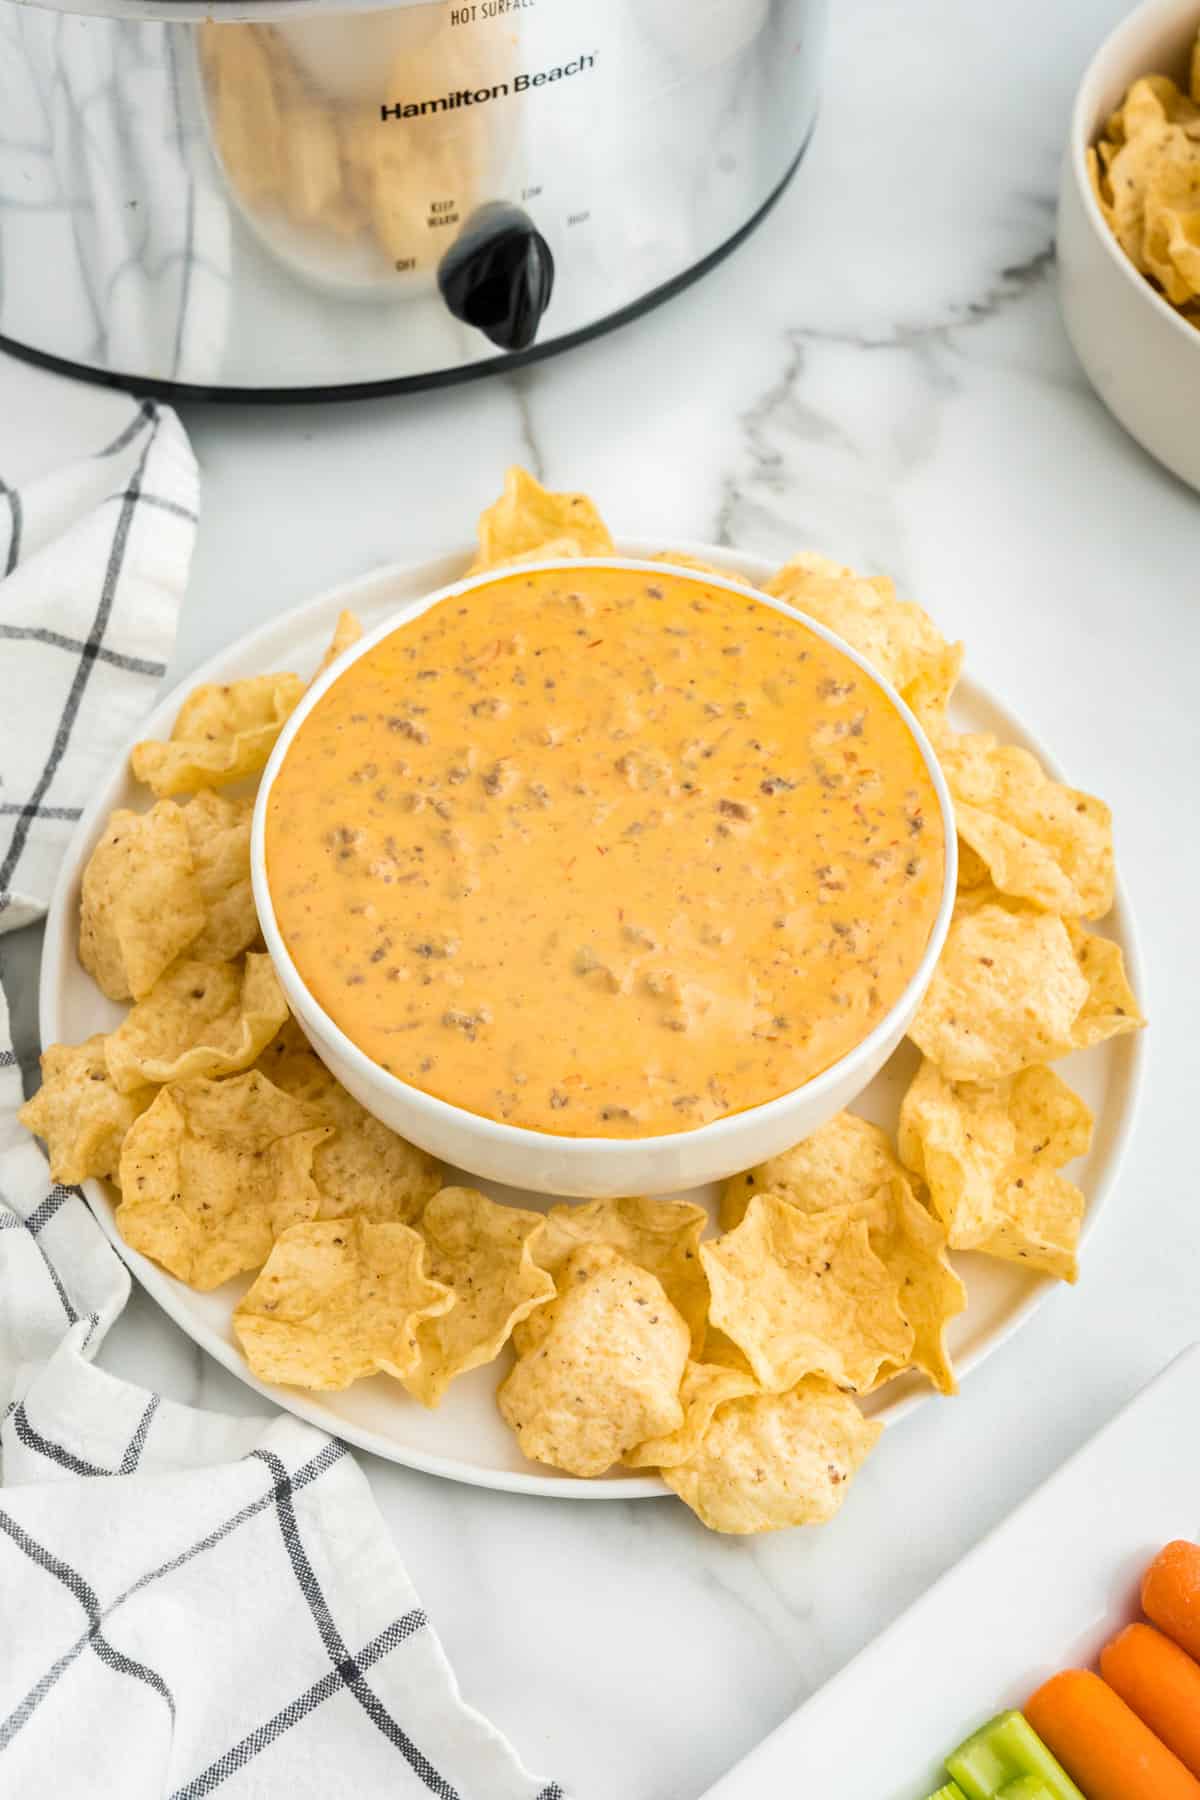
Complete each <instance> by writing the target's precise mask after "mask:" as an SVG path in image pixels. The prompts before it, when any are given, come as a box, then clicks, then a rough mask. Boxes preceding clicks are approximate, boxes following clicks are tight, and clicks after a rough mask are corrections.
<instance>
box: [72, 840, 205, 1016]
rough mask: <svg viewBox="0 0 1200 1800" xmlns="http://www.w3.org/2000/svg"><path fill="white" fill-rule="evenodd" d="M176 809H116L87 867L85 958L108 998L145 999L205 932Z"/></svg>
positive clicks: (200, 899) (81, 935)
mask: <svg viewBox="0 0 1200 1800" xmlns="http://www.w3.org/2000/svg"><path fill="white" fill-rule="evenodd" d="M204 920H205V910H204V899H203V896H202V894H201V890H200V883H199V881H198V879H197V876H196V871H195V868H194V866H193V861H192V849H191V844H190V842H189V840H188V832H187V826H186V825H185V823H184V820H183V815H182V813H181V812H180V810H179V808H178V807H177V806H170V805H166V804H162V805H158V806H153V807H151V809H150V811H149V812H147V813H136V812H124V811H121V812H115V813H113V815H112V817H111V818H110V819H109V821H108V823H107V825H106V826H105V827H104V833H103V836H102V837H101V839H100V841H99V843H98V844H97V845H96V848H95V849H94V850H93V851H92V854H91V856H90V857H89V858H88V862H87V867H86V868H85V869H84V871H83V893H82V902H81V907H80V916H79V960H80V962H81V963H82V964H83V966H84V968H85V969H86V970H87V972H88V974H89V975H90V976H91V977H92V979H93V980H94V981H95V983H96V985H97V987H99V988H100V990H101V992H102V993H105V994H107V995H108V997H109V999H110V1000H128V999H130V998H132V999H134V1000H140V999H141V997H142V995H143V994H148V993H149V992H150V989H151V988H152V987H153V986H154V983H155V982H156V981H157V980H158V978H159V976H160V975H161V974H162V972H163V970H164V969H166V968H167V967H169V965H170V964H171V963H173V962H174V960H175V958H176V957H177V956H178V955H179V954H180V952H181V951H183V950H185V949H186V948H187V946H188V945H189V944H190V943H191V942H192V940H193V938H195V937H196V936H197V934H198V933H199V932H201V931H202V930H203V929H204Z"/></svg>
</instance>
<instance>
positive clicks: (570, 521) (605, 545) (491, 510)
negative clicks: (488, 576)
mask: <svg viewBox="0 0 1200 1800" xmlns="http://www.w3.org/2000/svg"><path fill="white" fill-rule="evenodd" d="M612 550H613V541H612V537H611V535H610V533H609V530H608V527H607V525H606V524H605V523H604V520H603V519H602V518H601V517H600V514H599V513H598V512H597V511H596V508H595V507H594V506H593V504H592V502H591V501H590V500H589V499H588V497H587V495H586V494H554V493H551V492H550V491H549V489H548V488H544V487H543V486H542V484H541V482H540V481H535V480H534V478H533V476H532V475H531V474H530V473H529V471H528V469H521V468H516V467H513V468H511V469H509V471H508V473H507V475H506V476H505V477H504V492H503V493H502V494H501V496H500V498H499V499H498V500H497V501H495V502H494V503H493V504H492V505H491V506H489V507H488V509H487V511H486V512H485V513H483V514H482V515H481V517H480V520H479V553H478V555H477V556H476V558H475V561H474V562H473V563H472V564H471V567H470V569H469V571H468V573H469V574H471V575H478V574H479V573H480V571H481V570H483V569H497V568H500V567H502V566H503V565H504V564H506V563H516V562H528V561H530V560H532V559H534V558H539V557H558V556H611V555H612Z"/></svg>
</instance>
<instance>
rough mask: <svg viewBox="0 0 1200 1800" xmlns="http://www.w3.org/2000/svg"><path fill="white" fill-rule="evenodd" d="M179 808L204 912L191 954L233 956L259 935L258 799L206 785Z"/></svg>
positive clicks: (209, 958) (214, 958) (195, 957)
mask: <svg viewBox="0 0 1200 1800" xmlns="http://www.w3.org/2000/svg"><path fill="white" fill-rule="evenodd" d="M164 804H165V802H164ZM156 810H157V809H156ZM180 810H181V811H182V813H183V822H184V824H185V825H186V826H187V833H188V841H189V843H190V844H191V848H192V866H193V868H194V869H195V871H196V880H197V881H198V882H199V884H200V897H201V899H202V901H203V903H204V912H205V920H204V929H203V930H202V931H201V933H200V935H199V936H198V937H195V938H193V939H192V941H191V943H190V944H189V945H188V946H187V953H188V959H189V961H191V962H218V963H219V962H232V961H233V959H234V957H235V956H240V955H241V953H242V951H243V950H248V949H249V948H250V947H251V945H252V944H255V943H257V942H258V938H259V929H258V913H257V912H256V911H255V906H254V892H253V889H252V888H251V885H250V825H251V821H252V819H253V817H254V802H253V800H230V799H228V798H227V797H226V796H225V795H224V794H215V793H214V792H213V791H212V789H211V788H202V789H201V790H200V792H199V793H198V794H196V795H194V796H193V798H192V799H191V800H189V802H188V804H187V805H186V806H185V807H183V808H181V809H180Z"/></svg>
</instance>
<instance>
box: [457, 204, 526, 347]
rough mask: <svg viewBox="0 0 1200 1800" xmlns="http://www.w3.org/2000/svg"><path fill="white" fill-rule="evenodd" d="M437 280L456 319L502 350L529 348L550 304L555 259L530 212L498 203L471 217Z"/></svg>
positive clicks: (480, 210)
mask: <svg viewBox="0 0 1200 1800" xmlns="http://www.w3.org/2000/svg"><path fill="white" fill-rule="evenodd" d="M437 277H438V287H439V288H440V290H441V295H442V299H443V300H444V301H445V302H446V305H447V306H448V307H449V309H450V311H451V312H452V313H453V314H454V317H455V318H456V319H461V320H462V321H463V322H464V324H467V325H474V326H475V327H476V329H477V330H479V331H482V332H483V334H484V336H485V337H486V338H490V340H491V341H492V343H493V344H498V345H499V347H500V348H501V350H527V349H528V348H529V346H530V344H532V342H533V340H534V338H535V337H536V336H537V328H538V326H539V324H540V323H541V319H542V314H543V313H544V312H545V310H546V308H547V307H548V306H549V304H550V295H551V293H552V292H553V290H554V258H553V256H552V255H551V253H550V246H549V244H548V243H547V242H546V240H545V238H544V237H543V236H542V234H541V232H540V231H539V230H538V229H537V226H536V225H535V224H534V222H533V220H532V219H531V218H530V217H529V215H528V214H527V213H523V212H522V211H521V209H520V207H518V206H509V205H507V204H506V203H505V202H503V201H500V200H494V201H492V202H490V203H489V204H488V205H487V206H481V207H480V208H479V210H478V211H477V212H474V213H472V214H471V217H470V218H469V219H468V220H467V222H466V224H465V225H464V226H463V228H462V231H461V232H460V233H459V235H458V237H457V238H456V239H455V241H454V243H453V244H452V245H451V246H450V248H449V250H447V252H446V254H445V256H443V258H442V260H441V262H440V263H439V264H438V272H437Z"/></svg>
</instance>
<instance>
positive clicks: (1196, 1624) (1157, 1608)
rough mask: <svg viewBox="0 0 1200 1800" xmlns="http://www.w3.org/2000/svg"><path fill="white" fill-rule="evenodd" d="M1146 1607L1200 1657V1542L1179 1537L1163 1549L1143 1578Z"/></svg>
mask: <svg viewBox="0 0 1200 1800" xmlns="http://www.w3.org/2000/svg"><path fill="white" fill-rule="evenodd" d="M1142 1611H1143V1612H1144V1613H1145V1615H1146V1617H1147V1618H1148V1619H1151V1620H1153V1622H1154V1624H1155V1625H1157V1626H1158V1629H1159V1630H1160V1631H1165V1632H1166V1634H1167V1636H1168V1637H1169V1638H1170V1639H1171V1640H1172V1642H1173V1643H1176V1644H1178V1645H1179V1648H1180V1649H1181V1650H1186V1651H1187V1653H1188V1655H1189V1656H1194V1657H1195V1658H1196V1659H1197V1660H1198V1661H1200V1544H1189V1543H1187V1542H1186V1541H1185V1540H1184V1539H1183V1538H1176V1539H1175V1542H1174V1543H1173V1544H1168V1545H1167V1546H1166V1548H1165V1549H1163V1550H1160V1551H1159V1553H1158V1555H1157V1556H1156V1557H1155V1559H1154V1561H1153V1562H1152V1563H1151V1564H1150V1567H1149V1568H1148V1569H1147V1570H1146V1573H1145V1575H1144V1576H1143V1578H1142Z"/></svg>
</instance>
